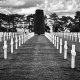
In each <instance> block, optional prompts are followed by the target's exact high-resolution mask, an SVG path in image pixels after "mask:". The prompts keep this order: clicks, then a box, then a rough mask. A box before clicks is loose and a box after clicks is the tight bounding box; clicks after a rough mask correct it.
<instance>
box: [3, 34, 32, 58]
mask: <svg viewBox="0 0 80 80" xmlns="http://www.w3.org/2000/svg"><path fill="white" fill-rule="evenodd" d="M32 36H34V35H32V34H31V33H30V34H27V35H26V34H25V33H23V34H16V33H14V34H13V35H11V37H10V46H11V47H10V48H11V53H13V52H14V51H13V50H14V47H13V46H14V43H15V49H16V50H17V49H18V48H19V47H20V46H21V45H22V44H24V43H25V42H26V41H27V40H28V39H30V38H31V37H32ZM7 41H8V40H6V39H4V45H3V50H4V59H7V50H8V45H7Z"/></svg>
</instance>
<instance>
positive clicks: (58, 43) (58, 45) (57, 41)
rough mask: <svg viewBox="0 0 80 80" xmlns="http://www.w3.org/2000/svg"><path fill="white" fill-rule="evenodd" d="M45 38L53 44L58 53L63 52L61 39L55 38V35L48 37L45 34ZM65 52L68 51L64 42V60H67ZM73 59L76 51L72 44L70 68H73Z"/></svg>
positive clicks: (48, 35)
mask: <svg viewBox="0 0 80 80" xmlns="http://www.w3.org/2000/svg"><path fill="white" fill-rule="evenodd" d="M45 36H46V37H47V38H48V39H49V40H50V41H51V42H52V43H53V44H54V46H55V47H56V48H57V49H59V53H60V54H62V50H63V47H62V46H63V41H62V38H59V37H57V36H56V35H53V37H52V35H50V34H45ZM67 51H68V46H67V41H64V59H67ZM75 57H76V51H75V45H74V44H72V50H71V68H72V69H74V68H75Z"/></svg>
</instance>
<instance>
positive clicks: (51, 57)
mask: <svg viewBox="0 0 80 80" xmlns="http://www.w3.org/2000/svg"><path fill="white" fill-rule="evenodd" d="M0 80H80V71H79V70H76V69H75V70H72V69H71V68H70V60H64V59H63V56H62V55H60V54H59V51H58V50H57V49H55V47H54V46H53V44H52V43H50V41H49V40H48V39H47V38H46V37H45V36H37V35H36V36H34V37H33V38H31V39H30V40H28V41H27V42H26V43H25V44H24V45H22V46H21V47H20V48H19V49H18V50H17V51H15V52H14V54H12V55H9V57H8V60H1V62H0Z"/></svg>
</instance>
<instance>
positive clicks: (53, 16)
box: [50, 13, 58, 20]
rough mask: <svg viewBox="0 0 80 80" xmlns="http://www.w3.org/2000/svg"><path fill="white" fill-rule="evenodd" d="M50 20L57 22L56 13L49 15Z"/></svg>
mask: <svg viewBox="0 0 80 80" xmlns="http://www.w3.org/2000/svg"><path fill="white" fill-rule="evenodd" d="M50 18H51V19H52V20H57V19H58V15H57V14H56V13H51V14H50Z"/></svg>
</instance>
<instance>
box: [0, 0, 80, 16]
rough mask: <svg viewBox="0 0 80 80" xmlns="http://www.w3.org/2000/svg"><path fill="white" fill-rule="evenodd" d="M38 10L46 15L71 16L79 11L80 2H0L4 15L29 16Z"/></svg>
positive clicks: (59, 0) (36, 0) (78, 0)
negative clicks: (43, 11) (42, 10)
mask: <svg viewBox="0 0 80 80" xmlns="http://www.w3.org/2000/svg"><path fill="white" fill-rule="evenodd" d="M38 8H41V9H44V10H45V13H46V14H48V13H52V12H56V13H57V14H58V15H72V16H73V15H74V13H75V12H76V11H77V10H80V0H0V12H2V13H6V14H9V13H19V14H31V13H35V10H36V9H38Z"/></svg>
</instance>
